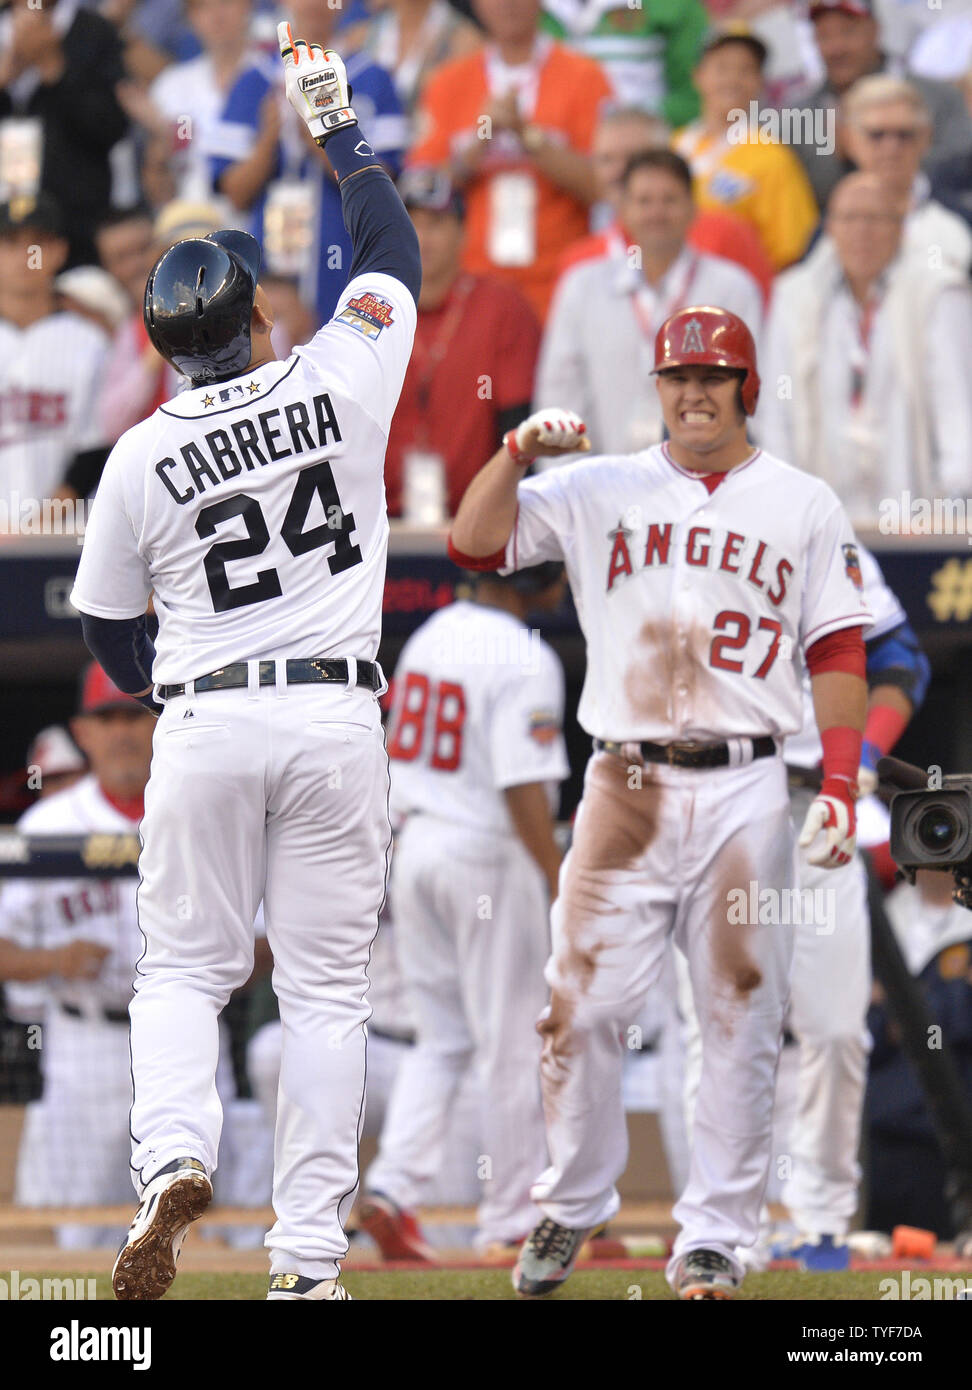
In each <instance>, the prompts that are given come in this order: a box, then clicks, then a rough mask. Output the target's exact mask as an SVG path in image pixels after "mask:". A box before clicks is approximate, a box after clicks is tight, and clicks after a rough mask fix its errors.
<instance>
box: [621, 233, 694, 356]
mask: <svg viewBox="0 0 972 1390" xmlns="http://www.w3.org/2000/svg"><path fill="white" fill-rule="evenodd" d="M698 268H699V258H698V256H697V255H695V253H694V252H692V253H691V254H690V255H689V263H688V265H687V266H686V268H685V274H684V275H683V276H682V283H681V284H680V285H679V287H678V288H677V289H676V291H675V293H674V294H671V295H669V297H668V299H667V300H666V302H665V306H664V308H663V309H662V310H661V311H660V312H659V310H658V307H657V300H656V307H655V309H654V312H652V313H650V314H649V313H648V312H647V310H646V308H645V306H644V304H643V303H642V302H641V291H642V288H643V286H644V281H640V282H639V284H638V285H637V286H636V287H635V289H634V290H633V291H632V294H631V303H632V306H633V308H634V312H635V318H636V319H637V320H638V327H639V328H640V329H641V331H642V333H643V334H644V336H645V337H646V338H647V339H648V342H649V343H651V344H652V345H654V342H655V334H656V333H657V332H658V330H659V328H661V326H662V324H663V323H664V322H665V320H666V319H667V318H668V317H669V316H670V315H672V314H674V312H675V310H676V309H680V308H682V306H683V305H685V304H688V303H689V290H690V289H691V288H692V285H693V284H694V282H695V276H696V273H697V271H698Z"/></svg>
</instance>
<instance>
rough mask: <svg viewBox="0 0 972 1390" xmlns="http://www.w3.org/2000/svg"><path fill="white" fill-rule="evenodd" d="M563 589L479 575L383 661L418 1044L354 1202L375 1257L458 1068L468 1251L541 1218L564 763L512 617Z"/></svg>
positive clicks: (400, 921) (556, 691)
mask: <svg viewBox="0 0 972 1390" xmlns="http://www.w3.org/2000/svg"><path fill="white" fill-rule="evenodd" d="M562 595H563V578H562V569H561V566H560V565H540V566H537V567H536V568H535V569H532V570H526V571H524V572H523V573H522V574H520V575H516V576H513V577H512V578H511V579H502V578H500V577H499V576H497V575H481V576H479V579H478V581H477V583H476V586H475V592H474V596H473V601H471V602H466V601H461V602H457V603H453V604H450V605H449V606H448V607H447V608H443V609H440V610H439V611H438V612H437V613H435V614H433V615H432V617H431V618H429V619H428V620H427V621H426V622H425V623H423V624H422V626H421V627H420V628H419V629H418V630H417V631H416V632H415V633H413V634H412V636H411V637H410V638H409V640H408V642H407V643H406V644H405V646H404V648H403V649H402V655H401V658H400V660H399V663H398V666H397V668H396V672H395V694H394V700H393V703H392V710H391V715H390V718H389V725H388V733H389V741H388V756H389V758H390V760H391V802H390V804H391V812H392V820H393V823H394V824H395V825H396V827H397V834H396V840H395V848H394V853H393V855H392V873H391V888H390V893H391V901H392V905H393V910H394V913H395V935H396V952H397V955H398V960H399V965H400V967H401V971H402V978H403V983H404V985H405V989H406V991H407V994H408V999H409V1005H410V1009H411V1012H412V1014H413V1016H414V1018H415V1026H416V1046H415V1048H414V1049H413V1050H412V1052H411V1054H410V1055H409V1056H408V1057H406V1058H405V1060H404V1061H403V1063H402V1066H401V1069H400V1071H399V1073H398V1076H397V1077H396V1080H395V1087H394V1090H393V1093H392V1098H391V1101H390V1103H389V1107H388V1114H387V1118H386V1122H385V1127H384V1130H383V1132H382V1138H381V1146H380V1150H379V1153H378V1156H377V1158H376V1159H375V1162H374V1163H373V1164H372V1166H371V1168H370V1169H369V1171H368V1175H367V1189H368V1190H367V1194H366V1197H365V1198H364V1199H363V1200H362V1204H361V1215H362V1224H363V1225H364V1226H365V1228H366V1229H367V1230H368V1231H369V1233H370V1234H371V1235H373V1236H374V1238H375V1239H376V1240H377V1241H378V1243H379V1245H380V1246H381V1247H382V1249H383V1251H384V1253H385V1254H386V1256H388V1257H392V1256H394V1255H396V1254H398V1255H401V1254H402V1253H405V1252H404V1250H403V1247H402V1245H401V1239H402V1236H403V1235H404V1236H405V1237H406V1238H407V1237H408V1224H407V1223H408V1220H409V1208H411V1207H412V1206H415V1205H417V1204H419V1203H420V1202H421V1201H422V1198H423V1185H424V1183H425V1182H426V1181H427V1180H428V1179H430V1178H433V1177H434V1176H435V1174H436V1172H437V1170H438V1167H439V1162H440V1155H441V1145H442V1140H443V1136H444V1135H445V1133H446V1130H447V1120H448V1115H449V1112H450V1108H451V1106H452V1104H453V1102H454V1098H455V1095H456V1091H457V1089H458V1087H459V1085H460V1083H461V1081H462V1079H463V1076H464V1075H465V1074H466V1073H467V1071H468V1070H469V1068H470V1067H475V1068H476V1074H477V1075H478V1077H479V1078H480V1079H481V1082H482V1090H483V1134H482V1152H483V1154H485V1155H488V1156H489V1165H490V1166H489V1170H488V1171H484V1172H483V1173H480V1174H478V1175H477V1176H479V1177H480V1179H481V1180H482V1182H483V1187H482V1192H483V1200H482V1202H481V1203H480V1208H479V1226H478V1233H477V1243H478V1244H479V1245H480V1246H481V1247H484V1248H488V1247H490V1246H510V1245H512V1244H514V1243H516V1242H517V1241H518V1240H520V1239H522V1237H523V1235H524V1234H525V1232H526V1231H528V1230H529V1229H530V1227H531V1226H532V1225H533V1224H534V1222H535V1220H536V1219H537V1217H538V1212H537V1208H536V1207H535V1206H534V1205H533V1204H532V1203H531V1201H530V1195H529V1194H530V1185H531V1183H532V1181H533V1178H534V1177H535V1175H536V1170H537V1166H538V1165H539V1166H541V1167H542V1166H543V1164H544V1163H545V1161H546V1146H545V1141H544V1132H543V1115H542V1111H541V1103H540V1086H539V1079H538V1068H539V1060H540V1041H539V1038H538V1037H537V1034H536V1029H535V1023H536V1018H537V1014H538V1013H539V1011H540V1009H541V1008H542V1007H543V1003H544V1000H545V995H546V989H545V985H544V979H543V968H544V964H545V962H546V958H547V955H548V954H549V949H550V936H549V928H548V923H547V917H548V903H549V899H550V897H551V896H553V895H554V894H555V893H556V884H557V871H558V868H559V862H560V854H559V851H558V849H557V845H556V842H555V840H554V837H553V819H552V817H553V814H554V812H555V811H556V803H557V786H558V783H559V782H560V781H561V780H562V779H563V778H564V777H566V776H567V772H568V767H567V755H566V750H565V747H564V740H563V735H562V733H561V726H562V723H563V706H564V678H563V671H562V669H561V666H560V662H559V661H558V659H557V657H556V655H555V654H554V652H553V651H552V650H551V648H550V647H549V646H548V645H547V643H546V642H544V641H543V640H542V638H541V637H540V634H539V633H538V632H537V631H536V630H534V629H531V628H529V627H527V626H526V623H525V622H524V619H525V617H526V615H527V613H528V612H530V611H542V610H544V609H549V608H551V607H553V606H555V605H556V603H557V602H559V600H560V598H561V597H562ZM389 1236H390V1237H392V1239H389ZM396 1239H397V1242H398V1243H397V1244H396V1243H395V1241H396Z"/></svg>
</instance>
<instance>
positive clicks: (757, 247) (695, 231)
mask: <svg viewBox="0 0 972 1390" xmlns="http://www.w3.org/2000/svg"><path fill="white" fill-rule="evenodd" d="M623 236H624V233H623V232H622V230H621V228H620V227H619V226H618V224H617V223H616V222H612V224H611V226H610V227H607V228H605V230H604V231H603V232H596V233H594V234H593V235H592V236H586V237H583V238H582V240H580V241H577V242H575V243H574V245H573V246H568V248H567V250H566V251H565V252H564V254H563V255H562V256H561V258H560V262H559V264H558V267H557V272H558V278H559V277H560V276H561V275H563V274H564V273H565V271H568V270H570V268H571V267H572V266H575V265H579V264H580V263H581V261H590V260H595V259H596V258H597V257H599V256H606V255H607V254H608V252H609V251H611V249H612V247H613V246H614V245H615V243H617V244H619V245H621V246H622V248H623V246H624V245H625V244H626V243H625V242H623V241H622V240H621V238H622V237H623ZM685 240H686V242H687V243H688V245H689V246H691V247H692V249H693V251H700V252H702V253H703V254H704V255H707V256H721V257H722V258H723V260H726V261H735V262H736V264H737V265H741V266H742V268H743V270H748V271H749V273H750V275H751V276H752V277H753V279H754V280H755V281H756V283H757V284H758V285H759V287H760V289H761V290H762V291H763V302H764V304H768V303H769V297H770V288H771V286H772V284H773V267H772V266H771V265H770V262H769V257H768V256H767V255H766V252H765V251H764V250H763V244H762V242H761V241H760V239H759V236H758V235H757V233H756V232H755V231H754V230H753V228H752V227H751V226H750V225H749V223H748V222H744V221H743V220H742V218H741V217H736V216H735V215H734V214H733V213H731V212H714V211H711V210H710V209H708V208H706V209H703V210H702V211H701V212H697V213H696V215H695V220H694V221H693V223H692V225H691V227H689V231H688V236H687V237H686V238H685Z"/></svg>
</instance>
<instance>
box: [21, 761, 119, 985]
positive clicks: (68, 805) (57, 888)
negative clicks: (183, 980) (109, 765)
mask: <svg viewBox="0 0 972 1390" xmlns="http://www.w3.org/2000/svg"><path fill="white" fill-rule="evenodd" d="M17 829H18V830H20V831H22V832H23V833H24V834H25V835H87V834H90V833H92V832H97V833H100V834H108V835H111V834H115V835H119V834H120V835H134V834H135V833H136V830H137V829H138V824H137V822H136V821H133V820H129V818H128V817H127V816H126V815H124V814H123V813H122V812H121V811H119V810H118V809H117V807H115V806H113V805H112V804H111V802H110V801H108V799H107V798H106V797H105V795H104V793H103V792H102V790H101V788H100V787H99V785H98V780H97V778H96V777H94V776H93V775H91V774H89V775H88V776H87V777H82V778H81V780H80V782H76V783H75V784H74V786H73V787H68V788H66V789H65V790H64V791H62V792H54V793H53V794H52V795H51V796H49V797H46V798H45V799H44V800H43V801H39V802H37V804H36V805H34V806H31V807H30V809H29V810H27V811H25V812H24V814H23V815H22V816H21V818H20V820H19V822H18V824H17ZM137 888H138V880H137V879H136V878H112V879H95V878H81V879H59V878H58V879H31V878H19V879H13V880H10V881H8V882H7V883H6V884H5V885H4V889H3V893H2V894H0V936H3V937H6V938H7V939H8V940H10V941H14V942H16V943H17V945H18V946H25V947H31V948H35V947H43V948H44V949H45V950H50V949H52V948H54V947H58V946H67V945H70V943H71V942H72V941H92V942H94V943H95V944H96V945H98V946H104V947H107V949H108V950H109V951H110V955H107V956H105V958H104V961H103V962H102V965H101V969H100V971H99V972H98V976H97V978H96V979H94V980H62V979H60V978H58V977H57V976H55V977H53V978H52V979H51V980H49V981H48V982H46V983H47V987H48V989H49V991H50V995H51V997H53V998H54V999H55V1000H56V1001H57V1002H58V1003H64V1004H73V1005H74V1006H75V1007H77V1008H80V1009H82V1010H84V1011H85V1012H87V1011H89V1010H92V1009H127V1008H128V1002H129V1000H130V999H131V997H132V974H133V971H134V965H135V962H136V961H137V960H138V958H139V956H140V955H141V954H142V944H143V943H142V937H141V934H140V932H139V930H138V916H137V913H136V910H135V893H136V890H137Z"/></svg>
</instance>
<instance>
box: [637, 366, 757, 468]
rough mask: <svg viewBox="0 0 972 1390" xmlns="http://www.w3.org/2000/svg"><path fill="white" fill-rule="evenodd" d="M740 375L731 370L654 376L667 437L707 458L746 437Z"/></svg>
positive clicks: (678, 370) (671, 370)
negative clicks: (740, 393)
mask: <svg viewBox="0 0 972 1390" xmlns="http://www.w3.org/2000/svg"><path fill="white" fill-rule="evenodd" d="M739 380H740V374H739V372H738V371H736V370H735V369H734V368H732V367H711V366H702V365H699V366H691V367H668V368H665V369H664V370H663V371H660V372H658V373H657V374H656V376H655V382H656V385H657V390H658V398H659V400H660V401H661V407H662V415H663V417H664V420H665V424H666V426H667V427H668V433H669V434H670V435H671V437H672V439H673V440H674V441H675V443H676V444H679V445H681V446H682V448H685V449H691V450H692V452H693V453H698V454H706V453H711V452H713V451H714V450H716V449H720V448H722V447H724V446H725V445H726V444H729V443H730V442H731V441H732V440H734V439H736V438H738V437H739V434H740V431H742V433H743V434H745V429H746V417H745V415H744V414H743V410H742V407H741V405H740V402H739Z"/></svg>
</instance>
